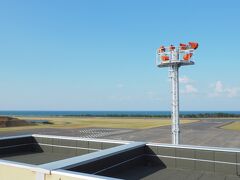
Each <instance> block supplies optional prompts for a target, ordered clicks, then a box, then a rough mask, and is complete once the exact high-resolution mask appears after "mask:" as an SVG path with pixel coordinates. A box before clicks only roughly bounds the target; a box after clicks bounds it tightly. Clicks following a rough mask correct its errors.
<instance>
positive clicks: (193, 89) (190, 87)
mask: <svg viewBox="0 0 240 180" xmlns="http://www.w3.org/2000/svg"><path fill="white" fill-rule="evenodd" d="M184 92H185V93H187V94H190V93H197V92H198V90H197V88H196V87H194V86H193V85H191V84H187V85H185V90H184Z"/></svg>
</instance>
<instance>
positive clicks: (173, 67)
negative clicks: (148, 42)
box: [156, 42, 198, 145]
mask: <svg viewBox="0 0 240 180" xmlns="http://www.w3.org/2000/svg"><path fill="white" fill-rule="evenodd" d="M197 48H198V43H195V42H189V44H188V45H186V44H180V46H179V47H175V46H173V45H171V46H169V47H164V46H161V47H160V48H159V49H158V50H157V58H156V64H157V66H158V67H159V68H163V67H170V70H169V75H170V76H169V77H170V79H171V88H172V90H171V94H172V113H171V118H172V144H174V145H178V144H180V121H179V68H180V67H181V66H186V65H193V64H194V62H193V61H191V59H192V56H193V53H194V51H195V50H196V49H197Z"/></svg>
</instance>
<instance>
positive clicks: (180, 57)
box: [157, 42, 198, 64]
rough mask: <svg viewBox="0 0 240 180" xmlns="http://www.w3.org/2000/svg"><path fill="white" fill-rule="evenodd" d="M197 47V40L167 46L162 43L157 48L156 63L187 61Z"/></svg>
mask: <svg viewBox="0 0 240 180" xmlns="http://www.w3.org/2000/svg"><path fill="white" fill-rule="evenodd" d="M197 48H198V43H197V42H189V43H188V44H182V43H180V44H179V46H177V47H176V46H174V45H170V46H168V47H165V46H163V45H162V46H160V47H159V48H158V49H157V56H158V58H157V64H163V63H174V62H184V63H188V62H190V60H191V59H192V56H193V54H194V51H195V50H196V49H197Z"/></svg>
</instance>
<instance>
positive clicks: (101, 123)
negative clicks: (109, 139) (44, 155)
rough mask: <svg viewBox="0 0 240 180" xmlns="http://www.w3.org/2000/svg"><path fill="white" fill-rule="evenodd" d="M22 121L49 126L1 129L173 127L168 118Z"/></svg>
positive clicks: (67, 118)
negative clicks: (46, 122)
mask: <svg viewBox="0 0 240 180" xmlns="http://www.w3.org/2000/svg"><path fill="white" fill-rule="evenodd" d="M17 118H19V119H22V120H31V121H34V120H47V121H48V122H49V123H48V124H42V123H36V125H29V126H21V127H7V128H0V132H1V131H17V130H24V129H34V128H65V129H67V128H87V127H100V128H130V129H148V128H154V127H160V126H167V125H171V120H170V119H166V118H114V117H17ZM192 122H197V120H190V119H184V120H181V124H185V123H192Z"/></svg>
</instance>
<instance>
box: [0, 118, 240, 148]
mask: <svg viewBox="0 0 240 180" xmlns="http://www.w3.org/2000/svg"><path fill="white" fill-rule="evenodd" d="M14 118H16V119H18V120H23V121H25V122H27V124H25V125H24V126H11V127H1V128H0V137H6V136H14V135H24V134H44V135H59V136H74V137H83V138H100V139H115V140H129V141H142V142H155V143H171V118H169V117H93V116H91V117H82V116H81V117H78V116H49V117H47V116H46V117H36V116H35V117H34V116H25V117H24V116H19V117H14ZM180 124H181V125H180V127H181V129H180V134H181V135H180V136H181V144H186V145H197V146H215V147H228V148H240V117H211V118H189V117H185V118H181V119H180Z"/></svg>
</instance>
